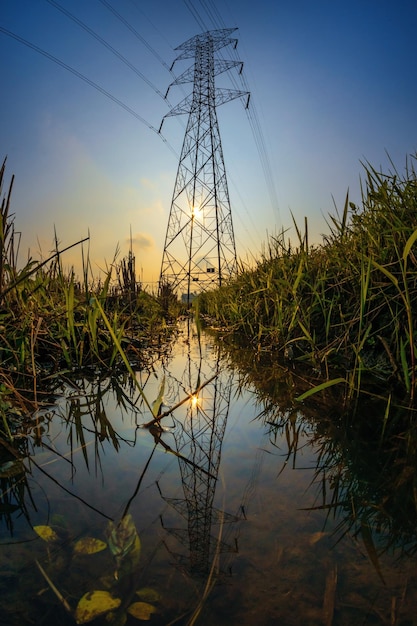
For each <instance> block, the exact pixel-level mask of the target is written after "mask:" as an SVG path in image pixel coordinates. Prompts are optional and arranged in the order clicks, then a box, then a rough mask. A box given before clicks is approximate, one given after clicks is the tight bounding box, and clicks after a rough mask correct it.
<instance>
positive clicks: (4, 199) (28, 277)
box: [0, 161, 179, 432]
mask: <svg viewBox="0 0 417 626" xmlns="http://www.w3.org/2000/svg"><path fill="white" fill-rule="evenodd" d="M13 182H14V181H13V177H12V178H11V180H10V182H9V183H8V185H6V182H5V161H4V162H3V165H2V167H1V169H0V209H1V210H0V417H1V418H2V420H3V426H4V428H3V432H5V431H7V419H6V414H7V412H8V411H9V410H10V408H11V406H13V407H14V408H15V409H16V407H17V406H20V408H21V410H22V411H24V410H26V407H27V404H28V403H30V402H33V403H35V404H36V403H37V402H38V400H39V398H41V395H40V394H41V391H42V389H44V388H45V386H47V381H48V380H49V381H50V380H51V378H52V377H59V376H60V375H64V374H68V373H69V372H71V371H73V370H74V369H83V368H91V369H94V370H100V371H108V372H111V371H117V369H118V368H119V367H123V359H122V357H121V352H120V347H122V349H123V350H124V352H125V354H126V355H127V357H128V359H129V361H130V363H131V364H132V367H134V366H135V364H136V365H137V366H138V367H139V368H140V367H141V366H142V365H143V364H144V363H146V360H147V357H148V355H149V352H150V351H151V350H152V347H155V346H158V345H159V344H160V342H161V341H162V340H164V339H165V338H166V337H167V335H168V334H169V332H170V330H169V322H170V321H171V320H172V319H173V318H175V316H176V315H177V314H178V312H179V311H178V310H177V309H176V308H175V307H174V303H173V300H172V298H169V295H170V294H165V296H164V298H162V299H160V298H158V297H156V296H153V295H151V294H149V293H147V292H146V291H145V290H143V289H142V285H141V284H140V283H139V282H138V281H137V280H136V271H135V257H134V255H133V253H132V252H131V251H130V252H129V254H128V255H127V257H125V258H123V259H121V260H120V261H119V262H117V259H116V258H115V259H114V260H113V262H112V263H111V264H110V266H109V269H108V272H107V275H106V276H104V278H102V279H101V280H95V279H94V277H93V274H92V269H91V264H90V261H89V257H88V251H87V252H86V251H85V250H86V246H87V249H88V242H87V240H84V241H80V242H77V243H75V244H74V245H75V246H80V255H81V256H82V261H83V270H82V276H81V277H77V276H76V275H75V273H74V271H73V270H68V271H64V269H63V267H64V265H63V263H64V260H65V250H62V249H60V246H59V243H58V239H57V237H56V246H55V250H54V251H53V252H52V253H51V254H50V257H49V258H48V259H46V260H45V261H41V262H40V261H35V260H33V259H28V260H27V262H26V263H24V264H23V266H22V265H21V264H20V263H19V262H18V258H17V257H18V254H17V252H18V247H19V237H18V234H17V233H16V231H15V225H14V216H13V214H12V213H11V197H12V188H13ZM70 247H73V246H70ZM167 322H168V323H167ZM0 429H1V426H0Z"/></svg>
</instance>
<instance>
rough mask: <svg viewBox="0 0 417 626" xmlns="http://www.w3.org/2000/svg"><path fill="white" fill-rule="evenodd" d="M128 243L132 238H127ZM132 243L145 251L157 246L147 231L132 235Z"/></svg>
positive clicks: (141, 250) (139, 249)
mask: <svg viewBox="0 0 417 626" xmlns="http://www.w3.org/2000/svg"><path fill="white" fill-rule="evenodd" d="M126 243H127V244H130V238H129V239H126ZM132 244H133V246H134V248H136V249H137V250H138V251H140V252H143V251H144V250H150V249H152V248H153V247H154V246H155V241H154V239H153V237H152V236H151V235H148V234H147V233H136V234H135V235H133V236H132Z"/></svg>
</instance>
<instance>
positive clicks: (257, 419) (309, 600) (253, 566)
mask: <svg viewBox="0 0 417 626" xmlns="http://www.w3.org/2000/svg"><path fill="white" fill-rule="evenodd" d="M137 380H138V381H139V383H140V385H141V388H142V389H143V393H144V395H145V396H146V400H147V401H148V402H149V404H151V405H152V404H153V403H154V402H155V403H156V404H155V405H154V406H156V405H158V406H159V403H160V402H161V401H162V406H161V407H160V410H159V413H161V414H162V415H164V413H166V416H165V417H163V418H162V419H161V421H160V427H159V428H158V427H144V424H145V423H149V422H150V421H151V420H152V414H151V412H150V411H149V409H148V408H147V406H146V402H145V400H144V397H143V395H142V394H141V393H140V392H139V390H138V388H137V387H136V386H135V385H134V384H133V383H132V381H129V379H128V378H127V377H126V378H125V379H124V380H110V379H99V378H96V377H94V376H92V377H90V379H85V378H84V379H77V380H72V381H69V380H68V381H66V382H63V383H62V386H61V388H60V395H58V394H57V395H56V396H55V399H54V402H53V403H51V405H50V406H47V407H43V408H42V409H41V410H40V411H38V412H37V414H36V415H35V416H33V417H32V419H31V425H30V427H28V428H27V430H26V432H25V435H24V436H23V434H22V435H21V441H22V443H21V451H22V455H23V456H25V458H24V460H23V461H22V460H17V459H14V458H10V459H2V464H1V467H0V488H1V506H0V516H1V547H0V624H1V626H26V625H30V624H42V625H45V626H56V625H57V624H63V625H65V626H66V625H67V624H68V625H71V624H75V623H77V622H78V623H85V622H86V620H88V619H89V615H90V614H89V613H88V611H90V610H92V611H93V612H92V613H91V615H90V616H92V617H93V618H94V619H92V622H91V623H93V624H98V625H105V624H116V625H119V624H120V625H121V624H127V625H128V626H129V625H130V624H132V625H133V624H139V623H141V621H147V620H149V622H150V623H151V624H155V625H164V626H165V625H169V624H179V625H191V624H200V625H202V626H223V625H224V626H226V625H228V626H229V625H231V624H233V625H234V624H236V625H239V626H252V625H256V626H272V625H277V624H280V625H283V626H291V625H299V624H305V625H313V626H314V625H316V624H317V625H323V624H324V625H325V626H330V625H332V624H333V625H335V626H337V625H351V624H355V623H357V624H387V625H394V624H398V625H402V626H405V625H411V624H414V623H417V622H416V621H415V619H416V618H415V608H416V606H417V593H416V590H417V587H416V571H415V557H414V553H415V548H414V545H415V538H414V537H413V536H412V533H411V534H410V535H409V536H408V537H407V541H405V540H401V539H400V540H397V539H396V540H391V539H390V536H389V532H394V531H393V529H392V528H388V527H386V528H383V527H381V528H379V529H377V530H378V532H377V534H375V533H374V528H373V526H372V524H371V522H370V521H369V524H368V523H367V522H366V520H370V519H371V515H372V511H373V510H375V508H377V507H378V506H381V507H382V506H383V503H382V504H381V503H380V502H379V501H378V500H377V498H375V497H374V495H375V494H373V493H372V489H373V488H372V485H368V487H367V488H368V489H369V494H368V496H367V497H368V500H369V507H370V512H367V515H368V517H366V516H364V515H362V517H360V516H359V515H356V512H355V504H354V503H353V495H352V494H354V493H355V488H357V489H358V490H359V491H360V489H361V487H360V485H361V484H362V482H363V483H365V482H366V480H367V477H366V476H361V475H360V473H358V471H357V469H356V468H355V467H353V466H352V464H349V463H348V462H347V461H346V458H352V457H348V455H345V456H344V455H343V454H342V453H341V452H340V447H339V446H340V442H335V441H334V440H332V439H331V438H330V437H329V435H328V434H327V433H326V432H325V431H324V430H323V429H322V428H321V427H320V418H321V417H323V416H321V415H317V420H314V419H312V417H311V415H309V416H308V418H307V417H306V416H305V415H303V412H302V408H299V409H298V410H291V411H288V408H285V409H284V408H282V407H280V404H279V401H276V400H273V401H271V399H270V398H269V399H266V398H265V394H264V393H263V394H260V393H259V391H258V390H257V389H256V388H255V387H254V386H251V385H250V384H248V383H247V382H244V380H245V377H244V376H242V375H241V373H240V372H239V369H238V368H237V367H236V366H234V367H232V366H231V364H230V361H229V360H228V358H227V356H225V355H223V354H222V351H221V350H220V349H219V348H218V346H216V345H215V342H214V340H213V339H212V338H211V337H210V336H208V335H204V334H203V335H202V336H201V337H199V336H198V335H197V333H196V330H195V329H194V328H193V327H192V326H190V324H189V323H185V324H184V325H183V326H182V327H181V329H180V332H179V334H178V337H177V339H176V341H175V343H174V344H173V345H172V346H171V347H170V349H169V350H167V351H166V352H165V353H164V355H163V356H162V357H161V359H159V360H158V361H156V362H155V363H154V365H153V366H152V367H151V368H149V369H147V370H146V371H142V372H138V374H137ZM261 398H262V399H261ZM173 407H174V410H172V409H173ZM363 468H364V469H363V471H364V472H365V470H366V463H364V464H363ZM361 481H362V482H361ZM375 489H376V488H375ZM362 502H363V499H362ZM336 504H337V506H335V505H336ZM352 511H353V514H352ZM355 516H356V517H355ZM121 520H128V522H129V524H128V526H129V527H128V529H127V530H126V532H125V534H124V536H123V541H125V543H123V541H122V547H121V550H119V552H117V550H116V548H115V546H114V541H113V544H112V539H111V529H113V530H114V529H115V528H120V526H118V524H119V522H120V521H121ZM364 520H365V521H364ZM129 533H130V534H129ZM136 533H137V536H138V537H139V540H140V553H139V549H138V545H139V544H138V543H137V541H136ZM132 537H133V538H134V539H135V541H136V543H132V541H130V540H131V538H132ZM119 538H120V537H119ZM86 539H89V540H90V543H88V542H87V541H86ZM129 541H130V543H129ZM83 542H84V543H83ZM87 545H89V546H91V545H92V546H97V550H96V548H95V547H94V548H92V549H91V550H90V549H87V548H86V547H85V546H87ZM132 546H134V549H132ZM90 552H91V553H90ZM88 592H102V593H103V596H102V598H103V601H102V614H101V615H100V614H99V613H100V612H101V609H100V608H99V609H97V608H94V609H91V607H90V605H87V607H88V608H87V614H84V617H83V616H82V615H81V613H77V606H78V604H79V602H80V599H81V598H83V596H85V594H87V593H88ZM90 596H91V597H92V594H91V593H90ZM99 597H101V596H99ZM109 597H111V598H113V599H116V605H117V606H116V605H115V606H114V608H113V609H111V610H110V608H109V607H108V605H107V604H106V602H107V601H108V598H109ZM99 605H100V602H99ZM132 607H134V608H132ZM94 611H96V613H94ZM86 615H87V617H86Z"/></svg>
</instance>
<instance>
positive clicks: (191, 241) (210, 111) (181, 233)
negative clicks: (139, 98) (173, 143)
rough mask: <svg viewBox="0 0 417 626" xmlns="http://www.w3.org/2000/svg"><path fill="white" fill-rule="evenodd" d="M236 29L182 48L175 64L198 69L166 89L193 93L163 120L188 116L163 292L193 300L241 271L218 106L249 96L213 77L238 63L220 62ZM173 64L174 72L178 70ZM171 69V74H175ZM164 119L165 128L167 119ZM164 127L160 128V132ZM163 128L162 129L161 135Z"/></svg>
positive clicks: (194, 39)
mask: <svg viewBox="0 0 417 626" xmlns="http://www.w3.org/2000/svg"><path fill="white" fill-rule="evenodd" d="M235 30H236V29H234V28H228V29H222V30H214V31H208V32H205V33H202V34H199V35H196V36H194V37H192V38H191V39H189V40H188V41H186V42H185V43H183V44H182V45H180V46H178V47H177V48H176V50H182V53H181V54H180V55H179V56H178V57H177V58H176V59H175V61H174V63H175V62H176V61H179V60H183V59H188V58H193V57H194V65H193V66H192V67H191V68H189V69H187V70H186V71H185V72H183V73H182V74H181V75H180V76H179V77H178V78H176V80H175V81H174V82H173V83H171V85H170V86H169V87H168V90H167V93H166V96H167V95H168V92H169V89H170V88H171V87H172V86H173V85H181V84H184V83H188V82H193V92H192V94H191V95H190V96H187V97H186V98H185V99H184V100H183V101H182V102H181V103H180V104H178V105H177V106H176V107H174V108H173V109H171V111H170V112H169V113H168V114H167V115H166V116H165V117H168V116H172V115H180V114H182V113H188V114H189V115H188V122H187V127H186V130H185V136H184V142H183V146H182V150H181V155H180V160H179V165H178V171H177V177H176V181H175V187H174V192H173V196H172V202H171V209H170V214H169V221H168V228H167V232H166V238H165V245H164V252H163V257H162V265H161V274H160V281H159V285H160V289H161V288H162V287H163V286H164V285H166V284H169V285H170V287H171V289H172V290H173V291H174V292H175V293H177V294H178V293H180V294H182V295H183V294H186V298H187V299H188V301H190V296H191V295H192V294H193V293H194V292H200V291H206V290H207V289H209V288H211V287H215V286H221V285H222V283H223V281H224V280H225V279H227V278H229V277H231V276H232V275H233V274H234V273H235V272H236V269H237V257H236V245H235V238H234V231H233V223H232V214H231V208H230V199H229V191H228V186H227V179H226V169H225V165H224V158H223V150H222V144H221V138H220V131H219V124H218V119H217V113H216V107H217V106H219V105H220V104H223V103H225V102H228V101H230V100H233V99H235V98H238V97H247V98H249V94H248V92H246V91H238V90H233V89H224V88H216V87H215V77H216V76H217V75H218V74H221V73H223V72H225V71H227V70H229V69H231V68H233V67H236V66H238V67H239V68H240V69H241V67H242V63H241V62H240V61H233V60H224V59H216V58H215V53H216V52H217V51H219V50H221V49H222V48H224V47H225V46H227V45H230V44H232V45H234V46H235V47H236V45H237V40H236V39H233V38H231V37H230V35H231V34H232V33H233V32H234V31H235ZM174 63H173V64H172V67H173V66H174ZM172 67H171V69H172ZM165 117H164V118H163V120H162V123H163V121H164V119H165ZM162 123H161V128H162ZM161 128H160V130H161Z"/></svg>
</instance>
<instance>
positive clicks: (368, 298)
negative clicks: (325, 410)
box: [198, 156, 417, 401]
mask: <svg viewBox="0 0 417 626" xmlns="http://www.w3.org/2000/svg"><path fill="white" fill-rule="evenodd" d="M414 165H415V156H414V157H412V158H411V159H410V160H409V161H408V162H407V164H406V168H405V172H404V173H399V172H398V171H396V170H394V171H392V172H388V173H381V172H378V171H377V170H375V169H374V168H372V167H371V166H369V165H368V166H365V178H364V181H363V193H362V203H361V206H356V205H354V204H352V203H350V202H349V199H348V197H347V198H346V203H345V206H344V208H343V211H342V212H340V213H337V214H336V215H332V216H330V217H329V231H330V232H329V234H328V235H327V236H325V237H324V238H323V241H322V243H321V244H320V245H317V246H311V245H309V241H308V231H307V225H306V229H305V232H301V230H300V229H299V228H298V227H297V225H296V232H297V237H298V241H297V244H296V246H294V245H293V244H292V243H290V242H289V241H288V239H287V238H286V236H285V233H283V234H282V235H281V236H277V237H271V238H270V240H269V241H268V243H267V249H266V251H265V252H264V253H263V254H262V255H261V257H260V258H259V260H258V261H257V263H256V266H255V267H254V268H251V269H245V268H242V270H241V271H240V273H239V275H238V276H237V278H236V279H234V280H232V281H230V282H229V283H228V284H227V285H225V286H223V287H222V288H221V289H218V290H216V291H213V292H210V293H206V294H203V295H202V296H201V297H200V299H199V304H198V306H199V310H200V312H201V313H202V314H204V315H206V316H208V317H209V318H211V319H214V320H216V322H217V323H218V324H221V325H222V326H223V327H226V328H227V329H228V331H229V332H230V333H231V334H233V335H234V336H235V337H238V338H240V339H243V341H244V342H245V343H246V344H247V343H249V342H250V344H251V345H252V346H253V348H254V349H255V350H258V351H268V352H273V351H275V352H277V353H278V354H279V356H280V357H282V358H283V359H287V361H293V362H297V361H302V362H305V363H309V364H310V365H311V366H312V368H314V371H315V372H320V374H321V376H322V377H323V379H324V380H331V379H333V380H337V378H335V377H342V378H343V379H344V380H345V381H346V382H347V384H348V387H349V390H350V393H351V394H355V393H356V392H357V391H358V390H359V389H361V388H363V386H364V383H365V382H367V383H368V382H370V381H378V380H379V381H381V383H383V384H384V385H385V386H386V385H388V387H389V389H390V390H392V391H393V393H395V394H398V395H400V396H401V397H402V398H408V399H409V400H410V401H413V400H414V399H415V395H416V384H417V381H416V362H415V360H416V337H415V335H416V332H417V329H416V321H417V258H416V248H415V241H416V239H417V177H416V172H415V169H414Z"/></svg>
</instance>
